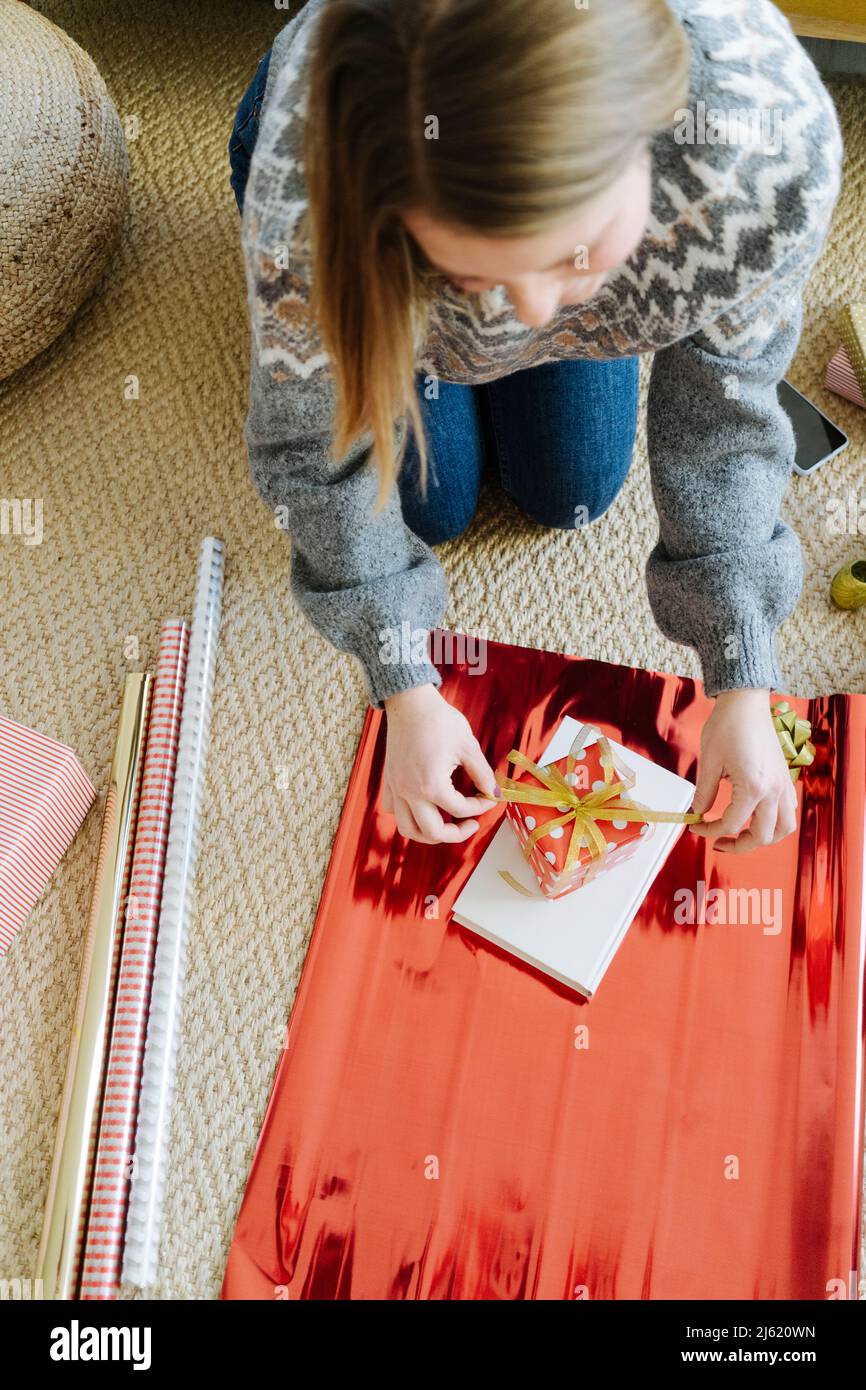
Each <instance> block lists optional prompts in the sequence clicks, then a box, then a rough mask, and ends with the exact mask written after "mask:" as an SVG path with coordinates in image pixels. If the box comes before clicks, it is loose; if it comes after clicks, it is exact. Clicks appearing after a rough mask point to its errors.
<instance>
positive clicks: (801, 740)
mask: <svg viewBox="0 0 866 1390" xmlns="http://www.w3.org/2000/svg"><path fill="white" fill-rule="evenodd" d="M772 714H773V728H774V729H775V730H776V733H777V734H778V736H779V742H780V743H781V745H782V752H783V753H784V755H785V762H786V763H787V764H788V771H789V772H790V774H791V781H792V782H796V780H797V778H798V777H799V776H800V768H801V767H810V766H811V764H812V762H813V761H814V758H815V745H814V743H812V741H811V739H810V737H809V735H810V734H811V732H812V725H811V724H810V723H809V721H808V719H799V718H798V717H797V715H796V714H795V713H794V711H793V710H792V709H791V706H790V705H789V704H788V701H787V700H779V701H778V703H777V704H775V705H773V709H772Z"/></svg>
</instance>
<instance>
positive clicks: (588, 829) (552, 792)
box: [501, 724, 703, 882]
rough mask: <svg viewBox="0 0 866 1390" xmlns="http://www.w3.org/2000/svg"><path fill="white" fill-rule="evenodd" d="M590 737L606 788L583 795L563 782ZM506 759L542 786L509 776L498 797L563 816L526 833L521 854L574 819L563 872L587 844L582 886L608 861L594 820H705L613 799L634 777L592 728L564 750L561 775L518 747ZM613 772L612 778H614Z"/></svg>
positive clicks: (691, 813) (688, 813)
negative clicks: (553, 810)
mask: <svg viewBox="0 0 866 1390" xmlns="http://www.w3.org/2000/svg"><path fill="white" fill-rule="evenodd" d="M591 733H595V735H596V741H597V743H598V747H599V761H600V763H601V767H602V771H603V773H604V781H605V786H604V787H600V788H598V790H596V791H590V792H586V793H585V794H584V795H583V796H581V795H580V794H579V793H578V791H577V790H576V788H575V787H574V786H573V785H572V784H571V783H569V782H568V781H567V778H568V776H569V775H570V774H572V773H573V772H574V764H575V762H576V760H577V754H578V753H579V752H580V750H581V748H582V747H583V745H584V743H585V742H586V739H587V738H588V736H589V735H590V734H591ZM507 761H508V762H510V763H516V764H517V765H518V767H522V768H524V769H525V770H526V771H527V772H531V773H532V775H533V777H537V778H538V780H539V782H541V783H542V784H543V785H542V786H541V787H533V786H530V785H529V783H527V782H517V781H515V780H514V778H512V777H503V779H502V783H501V785H502V797H501V799H502V800H503V801H511V802H515V801H518V802H524V803H528V804H529V805H532V806H555V807H556V808H557V810H560V811H562V812H563V814H562V815H561V816H557V817H555V818H554V819H553V820H548V821H544V822H543V823H542V824H541V825H539V826H536V828H535V829H534V830H533V831H531V832H530V834H529V836H528V838H527V841H526V844H525V846H524V849H523V853H524V855H525V856H526V857H527V858H529V856H530V855H531V853H532V849H533V846H534V845H535V843H536V841H537V840H538V839H540V837H541V836H542V835H549V834H550V832H551V830H555V829H556V827H557V826H559V825H568V824H569V823H570V822H571V821H573V822H574V829H573V831H572V836H571V843H570V844H569V847H568V852H567V854H566V856H565V863H564V865H563V867H562V873H563V874H567V873H568V872H569V870H570V869H571V868H572V866H573V865H574V861H575V859H576V858H577V857H578V855H579V853H580V850H581V848H582V847H583V846H584V844H585V845H586V846H587V847H588V849H589V853H590V856H591V859H592V861H593V862H592V863H591V864H590V867H589V869H588V871H587V874H586V879H585V880H584V882H589V880H590V878H591V877H593V876H594V875H595V874H596V873H597V872H598V870H599V869H600V868H601V866H602V864H603V863H604V861H605V859H606V857H607V841H606V840H605V838H604V836H603V835H602V833H601V831H600V830H599V828H598V825H597V822H598V821H600V820H601V821H606V820H630V821H643V822H645V823H649V822H650V821H664V822H667V823H669V824H670V823H673V822H676V823H677V824H681V825H694V824H696V823H697V822H698V821H701V820H703V816H702V815H699V814H698V813H697V812H695V811H652V810H650V808H649V807H648V806H642V805H641V804H640V802H637V801H631V800H629V801H628V802H627V803H624V802H623V801H622V800H621V799H619V800H617V799H616V798H621V797H622V795H623V793H625V792H627V791H628V790H629V789H630V788H631V787H633V786H634V784H635V780H636V779H635V774H634V772H632V770H631V769H630V768H628V767H625V766H624V765H623V764H622V763H621V762H619V761H618V760H617V758H616V755H615V754H614V751H613V749H612V748H611V746H610V743H609V742H608V740H607V739H606V738H605V736H604V734H603V733H602V732H601V730H600V729H598V728H596V727H595V725H593V724H584V726H583V728H582V729H581V731H580V733H578V734H577V735H576V737H575V739H574V741H573V743H572V745H571V747H570V748H569V750H568V754H567V758H566V769H565V774H564V775H563V773H562V771H561V770H560V769H559V768H558V767H554V766H553V764H547V765H545V766H543V767H540V766H539V765H538V764H537V763H534V762H532V761H531V760H530V759H529V758H527V757H526V755H525V754H524V753H521V752H520V751H519V750H518V749H516V748H512V750H511V752H510V753H509V754H508V759H507ZM614 771H615V772H616V774H617V779H616V780H614Z"/></svg>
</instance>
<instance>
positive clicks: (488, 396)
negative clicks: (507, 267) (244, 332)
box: [229, 52, 638, 545]
mask: <svg viewBox="0 0 866 1390" xmlns="http://www.w3.org/2000/svg"><path fill="white" fill-rule="evenodd" d="M269 59H270V52H268V53H266V54H265V56H264V57H263V58H262V60H261V62H260V63H259V65H258V68H257V69H256V73H255V76H254V78H253V80H252V82H251V83H250V85H249V87H248V88H247V91H246V92H245V93H244V97H243V100H242V101H241V104H240V106H239V107H238V110H237V115H236V117H235V122H234V127H233V129H232V133H231V139H230V140H229V163H230V166H231V180H230V181H231V186H232V189H233V190H234V194H235V199H236V201H237V205H238V208H239V209H240V210H241V211H242V210H243V201H244V190H245V188H246V183H247V177H248V175H249V170H250V157H251V155H252V152H253V148H254V146H255V142H256V136H257V134H258V128H259V115H260V112H261V106H262V98H263V97H264V91H265V82H266V80H267V74H268V61H269ZM416 380H417V393H418V404H419V409H420V412H421V419H422V421H423V424H424V431H425V437H426V440H427V465H428V469H427V492H426V495H424V496H422V494H421V490H420V477H419V457H418V449H417V445H416V442H415V438H414V435H410V438H409V441H408V443H407V446H406V451H405V454H404V458H403V464H402V466H401V469H400V475H399V479H398V487H399V490H400V499H401V503H402V507H403V516H404V518H405V520H406V524H407V525H408V526H409V527H411V529H412V530H413V531H414V532H415V533H416V535H419V536H420V537H421V538H422V539H423V540H425V541H427V543H428V545H438V544H439V543H440V542H442V541H447V540H452V539H453V538H454V537H455V536H459V535H460V533H461V532H462V531H465V529H466V527H467V526H468V525H469V523H470V522H471V520H472V518H473V516H474V515H475V510H476V507H477V505H478V496H479V491H480V487H481V480H482V477H483V476H484V474H485V472H486V471H492V472H494V473H496V474H498V478H499V482H500V484H501V486H502V488H503V490H504V491H505V492H506V493H508V495H509V496H510V497H511V498H512V499H513V501H514V502H516V503H517V505H518V506H519V507H520V509H521V511H523V512H524V513H525V514H526V515H527V516H528V517H530V518H531V519H532V520H533V521H536V522H538V523H539V524H540V525H542V526H549V527H556V528H559V529H562V530H571V529H572V528H574V527H580V526H585V525H586V524H587V523H588V522H590V521H594V520H595V519H596V518H597V517H599V516H601V514H602V512H604V511H606V510H607V508H608V507H609V506H610V504H611V502H612V501H613V500H614V498H615V497H616V495H617V493H618V492H619V490H620V488H621V487H622V485H623V483H624V481H625V478H626V474H627V473H628V470H629V465H630V464H631V458H632V452H633V450H634V438H635V430H636V426H637V403H638V359H637V358H636V357H620V358H616V359H615V360H613V361H609V362H607V361H595V360H590V361H581V360H578V359H574V360H567V361H565V362H548V363H544V364H542V365H541V366H539V367H529V368H527V369H526V370H525V371H521V372H513V373H512V374H511V375H510V376H506V377H501V378H500V379H499V380H498V381H493V382H490V383H488V384H486V385H480V386H464V385H459V384H457V383H453V382H447V381H440V382H438V383H433V389H434V390H435V395H434V394H433V391H431V390H430V386H429V383H428V382H427V379H426V377H425V376H424V375H423V374H421V373H418V375H417V378H416ZM428 394H430V395H431V397H432V398H431V399H428V398H427V397H428Z"/></svg>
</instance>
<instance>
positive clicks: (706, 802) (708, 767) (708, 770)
mask: <svg viewBox="0 0 866 1390" xmlns="http://www.w3.org/2000/svg"><path fill="white" fill-rule="evenodd" d="M721 780H722V767H721V764H720V763H716V762H713V760H712V759H711V758H701V761H700V766H699V768H698V781H697V786H696V787H695V798H694V801H693V802H692V810H693V811H697V812H698V813H699V814H700V815H703V814H704V812H705V811H708V810H709V808H710V807H711V806H712V804H713V802H714V801H715V799H716V796H717V795H718V791H719V783H720V782H721Z"/></svg>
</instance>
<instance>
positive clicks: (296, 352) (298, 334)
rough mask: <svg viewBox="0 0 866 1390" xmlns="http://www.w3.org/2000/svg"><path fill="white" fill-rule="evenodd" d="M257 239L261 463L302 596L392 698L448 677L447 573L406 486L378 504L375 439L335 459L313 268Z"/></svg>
mask: <svg viewBox="0 0 866 1390" xmlns="http://www.w3.org/2000/svg"><path fill="white" fill-rule="evenodd" d="M247 247H248V249H247V271H248V288H249V295H250V321H251V332H252V343H251V367H250V392H249V410H248V415H247V421H246V428H245V438H246V443H247V449H248V456H249V467H250V473H251V475H252V479H253V482H254V483H255V485H256V487H257V489H258V490H259V492H260V494H261V496H262V497H263V498H264V500H265V501H266V502H267V504H268V506H269V507H271V508H272V509H273V510H274V515H275V520H276V523H277V525H278V526H280V527H281V528H282V529H284V530H285V531H287V532H288V535H289V537H290V539H291V547H292V553H291V589H292V592H293V594H294V596H295V598H296V599H297V602H298V604H299V606H300V607H301V609H302V611H303V612H304V614H305V615H306V617H307V618H308V619H309V620H310V622H311V623H312V624H313V625H314V626H315V627H316V628H317V629H318V630H319V632H321V633H322V635H323V636H324V637H325V638H327V640H328V641H329V642H331V643H332V644H333V645H334V646H335V647H338V648H340V649H342V650H343V651H347V652H351V653H353V654H354V655H355V656H356V657H358V659H359V660H360V662H361V665H362V667H363V670H364V674H365V677H366V681H367V689H368V694H369V698H370V701H371V703H372V704H373V705H375V706H377V707H380V706H381V704H382V702H383V701H384V700H385V699H386V698H387V696H389V695H392V694H395V693H397V692H398V691H402V690H408V689H410V688H411V687H413V686H417V685H423V684H426V683H428V682H429V683H431V684H433V685H436V686H438V685H440V684H441V677H440V675H439V673H438V671H437V670H436V668H435V666H433V665H432V664H431V663H430V661H429V660H428V659H427V657H426V654H425V646H426V642H425V639H426V634H427V633H428V632H429V630H430V628H431V627H434V626H436V625H437V624H438V623H439V622H440V621H441V618H442V614H443V612H444V609H445V606H446V603H447V598H448V592H447V585H446V582H445V576H444V574H443V571H442V568H441V566H440V564H439V562H438V560H437V559H436V557H435V556H434V554H433V552H432V550H431V549H430V548H429V546H427V545H426V544H425V543H424V542H423V541H422V540H421V539H420V538H419V537H418V536H416V535H415V534H414V532H412V531H410V530H409V528H408V527H407V526H406V524H405V522H404V521H403V516H402V511H401V506H400V499H399V494H398V492H397V489H396V487H395V488H392V490H391V494H390V496H389V498H388V501H387V504H386V506H385V508H384V510H383V511H381V512H380V513H378V514H374V505H375V500H376V493H377V477H376V471H375V469H374V468H373V467H371V465H370V462H369V456H370V442H371V441H370V437H369V436H364V437H362V438H360V439H358V440H357V441H356V443H355V444H354V445H353V446H352V448H351V449H350V450H349V452H348V453H347V454H346V455H345V457H344V458H342V459H340V460H339V461H333V459H332V450H331V429H332V423H333V412H334V390H333V382H332V376H331V372H330V369H329V366H328V361H327V358H326V356H325V354H324V353H323V352H322V349H321V344H320V342H319V341H318V332H317V329H316V327H315V325H314V323H313V321H312V318H311V316H310V311H309V306H308V298H309V295H308V290H309V286H308V283H307V276H306V273H305V268H304V267H303V266H299V265H298V264H297V263H296V262H295V263H293V267H292V269H291V270H279V269H277V267H276V265H275V262H274V259H273V258H272V256H271V255H270V253H269V251H268V249H267V247H265V246H262V244H261V242H259V241H258V240H257V238H256V237H255V235H252V236H251V237H250V238H248V239H247ZM275 286H278V288H279V295H280V303H281V305H282V309H283V311H285V306H286V304H287V303H288V304H290V305H291V306H292V314H293V322H292V332H291V348H290V351H291V356H292V362H291V365H289V363H288V362H286V361H285V360H284V358H285V354H286V353H287V352H288V351H289V348H288V347H287V341H288V340H287V338H286V336H285V335H283V334H282V333H281V332H280V331H279V326H278V325H275V324H274V322H273V314H272V306H273V304H274V302H275V295H274V293H273V291H274V289H275ZM298 376H300V377H301V378H302V379H301V380H299V379H298ZM398 442H399V431H398Z"/></svg>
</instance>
